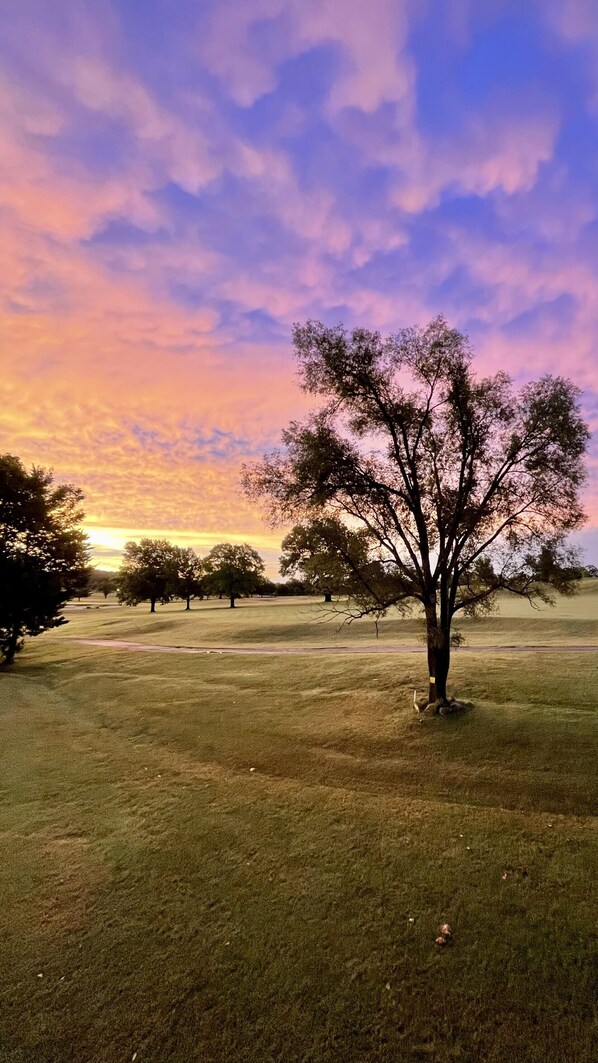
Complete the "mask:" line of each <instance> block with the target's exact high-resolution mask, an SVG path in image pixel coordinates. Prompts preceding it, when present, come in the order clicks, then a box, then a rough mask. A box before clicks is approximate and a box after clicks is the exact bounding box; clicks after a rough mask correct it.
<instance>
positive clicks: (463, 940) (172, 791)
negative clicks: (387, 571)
mask: <svg viewBox="0 0 598 1063" xmlns="http://www.w3.org/2000/svg"><path fill="white" fill-rule="evenodd" d="M109 601H110V599H109ZM597 603H598V596H596V593H595V592H594V591H593V588H592V587H591V586H590V587H589V589H587V588H584V593H583V597H581V598H578V599H577V600H575V601H573V602H565V603H561V604H560V605H559V609H558V611H557V612H556V613H554V614H548V613H546V614H545V613H544V612H542V613H541V614H533V613H531V615H529V614H526V615H523V613H521V612H520V613H519V614H518V615H514V616H510V617H509V615H508V614H507V613H506V612H505V610H506V608H507V607H506V605H505V606H503V610H502V613H501V615H499V616H497V617H496V618H493V619H491V620H488V621H487V622H486V623H487V624H488V625H492V624H494V625H495V627H494V633H493V634H492V635H491V632H490V628H489V629H488V632H487V633H486V634H487V641H488V642H497V643H499V642H501V641H504V642H514V641H518V640H519V639H520V637H521V635H520V631H519V628H518V626H517V625H518V623H519V622H523V623H524V624H525V631H526V632H527V634H528V644H529V643H544V642H546V641H549V637H548V635H547V634H545V633H542V634H539V631H542V632H545V631H546V628H545V626H544V625H546V624H548V623H553V624H554V625H555V626H554V628H553V630H552V638H551V639H550V641H553V642H554V643H555V652H554V653H550V652H548V653H544V654H542V655H534V654H533V653H529V654H528V653H522V654H518V655H513V654H509V653H508V652H493V653H491V654H489V655H488V658H486V657H485V656H484V655H477V656H475V657H473V656H465V655H461V656H459V655H456V658H455V662H454V666H453V684H452V685H453V686H454V689H455V691H456V692H457V693H459V694H462V695H464V696H466V697H469V698H470V699H471V700H472V701H473V702H474V703H475V706H476V707H475V709H474V711H472V712H470V713H468V714H465V715H463V716H461V717H454V718H450V717H447V718H444V719H430V720H423V721H422V720H421V719H420V718H418V717H417V716H416V715H415V713H414V712H413V709H412V706H411V698H412V689H413V687H414V686H416V685H418V684H419V685H420V687H421V677H422V658H421V656H418V655H416V654H412V655H411V654H405V655H401V656H396V657H393V656H392V654H383V655H378V656H374V655H368V654H363V655H360V656H355V657H351V656H349V655H348V656H342V657H341V656H336V657H335V656H332V655H325V654H324V655H322V656H318V657H309V656H292V657H291V656H287V657H285V656H282V655H281V656H272V657H267V656H260V655H258V656H253V657H232V656H219V655H207V656H188V657H185V656H165V655H162V654H157V653H156V654H152V653H144V654H141V653H135V652H125V651H120V652H119V651H116V650H114V649H110V648H108V649H104V648H96V647H89V646H84V645H81V644H77V643H74V642H71V641H68V640H67V635H68V636H81V637H86V636H89V637H97V636H100V637H105V638H108V637H113V638H122V639H134V638H136V639H137V640H138V641H144V642H149V641H155V642H156V643H159V642H162V643H168V642H171V643H175V644H176V643H180V644H186V645H193V644H194V642H195V644H197V645H200V644H204V642H206V643H210V644H216V643H217V642H218V641H221V642H222V643H226V644H233V643H234V642H237V641H238V643H239V644H240V645H241V644H243V643H245V644H247V645H250V644H252V643H259V642H261V643H262V644H270V643H272V644H277V643H278V644H283V643H285V642H288V643H289V644H291V643H292V642H293V641H294V640H296V639H298V638H302V639H305V644H309V643H310V642H311V640H312V639H313V640H314V643H317V642H318V640H320V639H322V638H330V639H331V644H334V639H338V642H339V643H342V644H347V640H348V639H362V638H371V636H372V632H371V630H370V632H369V634H366V635H361V634H360V628H359V627H358V626H357V625H355V626H354V627H353V628H352V629H350V631H349V633H348V632H347V631H346V630H345V631H344V632H341V633H340V635H336V634H334V635H330V636H328V635H324V634H322V630H323V629H322V628H321V626H319V625H318V626H317V628H316V629H315V630H316V632H317V633H316V634H313V633H312V632H313V627H312V621H311V619H310V616H311V614H310V612H309V610H312V611H313V603H312V604H310V603H299V604H297V603H284V604H281V603H279V602H276V603H269V604H268V603H266V602H264V603H253V602H242V603H240V606H239V609H238V610H237V611H235V612H233V611H230V610H227V609H226V605H225V603H217V602H209V603H203V604H201V605H199V606H197V608H195V609H194V610H192V612H191V614H190V615H185V614H184V612H183V611H182V610H181V607H180V605H178V606H177V605H173V606H168V607H164V609H162V610H161V611H160V612H159V613H158V614H157V615H156V616H153V617H150V616H149V614H146V613H145V612H142V611H141V608H138V609H135V610H128V609H121V610H118V609H105V610H102V609H91V610H82V611H81V612H80V613H78V612H77V613H72V614H71V615H72V616H73V620H72V623H71V624H69V625H68V627H66V628H65V629H63V630H60V631H55V632H51V633H49V634H48V635H46V636H42V637H40V638H38V639H35V640H31V641H29V642H28V644H27V647H26V650H25V651H24V653H23V654H22V655H21V656H20V658H19V659H18V661H17V664H16V666H15V668H14V669H13V670H12V671H11V672H6V673H4V674H2V675H0V715H1V717H2V724H3V735H4V738H3V748H2V765H1V766H0V787H1V797H2V824H1V829H2V840H3V860H2V864H1V866H0V876H1V897H2V906H1V909H0V922H1V924H2V935H3V949H2V957H3V962H2V965H1V966H2V975H1V976H0V980H1V990H0V1014H1V1019H0V1022H1V1034H0V1058H1V1059H2V1061H3V1063H62V1061H64V1063H67V1061H77V1063H90V1061H93V1063H121V1061H127V1060H131V1061H132V1060H133V1056H134V1054H135V1053H136V1057H135V1058H136V1061H137V1063H161V1061H165V1060H168V1061H173V1063H174V1061H177V1063H178V1061H181V1063H186V1061H199V1060H201V1061H208V1060H210V1061H222V1063H224V1061H227V1063H237V1061H238V1063H262V1061H274V1060H276V1061H280V1063H295V1061H296V1063H299V1061H302V1063H303V1061H305V1063H308V1061H310V1063H311V1061H313V1063H324V1061H331V1063H332V1061H334V1063H345V1061H347V1063H349V1061H351V1063H370V1061H384V1063H386V1061H388V1063H390V1061H393V1063H398V1061H412V1060H413V1061H417V1060H432V1061H437V1063H444V1061H447V1063H448V1061H459V1060H461V1061H472V1063H473V1061H476V1063H477V1061H481V1060H487V1061H491V1063H499V1061H501V1063H502V1061H505V1063H506V1061H509V1063H511V1061H517V1063H526V1061H529V1063H534V1061H550V1063H573V1061H575V1063H594V1061H595V1060H596V1058H597V1050H596V1044H597V1033H598V1031H597V1028H596V1013H595V1001H596V988H597V986H596V943H597V938H598V933H597V927H596V902H597V899H598V898H597V890H596V868H597V866H598V852H597V849H598V846H597V843H596V829H595V819H594V818H593V817H594V816H595V813H596V806H597V801H598V780H597V777H596V766H595V741H596V731H597V720H598V713H597V709H598V653H597V654H596V656H594V655H593V654H587V655H584V656H583V657H582V655H579V654H577V655H576V654H573V653H570V654H568V653H566V652H556V648H557V646H558V643H559V642H560V643H568V642H572V643H573V642H575V641H579V642H593V641H597V640H596V636H595V627H592V625H595V624H596V620H595V617H596V604H597ZM92 604H93V603H92ZM563 606H564V608H563ZM519 608H520V609H521V607H519ZM303 610H305V612H303ZM509 621H511V622H512V624H513V626H511V627H509ZM385 624H387V625H388V629H386V628H384V631H383V632H382V633H381V638H387V639H388V640H389V642H393V641H396V642H404V641H408V640H409V639H411V640H413V644H414V645H416V642H415V639H416V634H415V627H413V630H411V631H410V629H409V627H407V629H405V637H403V634H402V632H403V627H402V626H397V625H405V624H406V625H410V624H411V625H413V624H414V622H413V621H410V620H407V621H402V620H398V619H396V618H390V619H389V620H388V621H386V622H385ZM235 625H238V627H235ZM501 625H505V627H504V638H503V639H502V640H501V639H499V638H498V634H499V631H500V626H501ZM534 625H539V628H534ZM587 625H589V626H587ZM370 627H371V626H370ZM306 628H307V630H308V632H309V634H308V635H305V629H306ZM362 630H364V631H365V626H364V627H363V629H362ZM582 630H583V631H585V633H584V634H580V632H581V631H582ZM298 631H300V632H303V634H297V632H298ZM513 631H515V632H516V634H515V635H513ZM592 631H593V632H594V634H593V635H592ZM258 632H261V633H262V638H261V639H260V638H259V635H258V634H257V633H258ZM474 637H475V638H478V637H486V636H485V635H484V634H483V633H482V634H480V633H476V634H475V635H474V633H473V630H472V633H471V641H472V642H473V640H474ZM445 920H448V922H449V923H450V924H451V926H452V928H453V932H454V933H453V939H452V944H451V946H450V947H447V948H444V949H440V948H438V947H437V946H436V945H435V944H434V939H435V937H436V934H437V930H438V927H439V924H440V923H441V922H444V921H445ZM40 976H41V977H40Z"/></svg>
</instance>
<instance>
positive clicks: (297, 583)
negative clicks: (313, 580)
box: [276, 579, 311, 598]
mask: <svg viewBox="0 0 598 1063" xmlns="http://www.w3.org/2000/svg"><path fill="white" fill-rule="evenodd" d="M276 593H277V594H278V595H280V596H281V597H283V598H292V597H294V596H295V595H303V596H305V595H307V594H311V588H310V587H309V586H308V585H307V583H306V582H305V580H304V579H288V580H285V582H284V583H277V584H276Z"/></svg>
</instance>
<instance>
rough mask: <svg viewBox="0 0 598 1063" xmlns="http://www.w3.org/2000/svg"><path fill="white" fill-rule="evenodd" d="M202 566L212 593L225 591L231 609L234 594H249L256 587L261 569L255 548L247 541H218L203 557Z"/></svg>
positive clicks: (261, 563)
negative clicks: (237, 543) (235, 543)
mask: <svg viewBox="0 0 598 1063" xmlns="http://www.w3.org/2000/svg"><path fill="white" fill-rule="evenodd" d="M204 566H205V571H206V576H207V581H208V586H209V587H210V589H211V590H213V591H214V592H215V593H216V594H221V595H226V596H227V598H228V599H229V601H230V607H231V609H234V608H235V599H236V598H240V597H241V595H243V594H252V593H253V592H254V591H255V590H256V589H257V588H258V586H259V581H260V578H261V576H262V573H263V571H264V562H263V561H262V559H261V557H260V555H259V554H258V552H257V550H254V549H253V548H252V547H251V546H249V545H248V544H247V543H243V544H241V545H239V546H233V545H232V543H219V544H218V546H214V547H213V548H212V549H211V550H210V552H209V554H208V555H207V557H205V558H204Z"/></svg>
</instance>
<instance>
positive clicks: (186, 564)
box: [172, 546, 206, 609]
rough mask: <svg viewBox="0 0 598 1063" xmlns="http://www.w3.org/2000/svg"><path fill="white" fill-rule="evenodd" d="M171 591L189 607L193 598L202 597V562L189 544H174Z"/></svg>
mask: <svg viewBox="0 0 598 1063" xmlns="http://www.w3.org/2000/svg"><path fill="white" fill-rule="evenodd" d="M173 552H174V566H175V567H174V583H173V586H172V589H173V592H174V594H175V596H176V597H177V598H182V599H183V601H184V602H186V604H187V609H190V607H191V600H192V599H193V598H203V596H204V594H205V591H206V582H205V570H204V564H203V561H202V560H201V558H200V557H198V555H197V554H196V553H195V550H194V549H193V547H191V546H187V547H183V546H175V547H173Z"/></svg>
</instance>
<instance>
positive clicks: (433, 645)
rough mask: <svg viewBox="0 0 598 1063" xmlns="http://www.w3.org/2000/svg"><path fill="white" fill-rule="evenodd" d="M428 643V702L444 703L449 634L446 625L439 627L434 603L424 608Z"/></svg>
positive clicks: (449, 654) (448, 656) (449, 656)
mask: <svg viewBox="0 0 598 1063" xmlns="http://www.w3.org/2000/svg"><path fill="white" fill-rule="evenodd" d="M426 633H427V642H428V677H429V678H428V702H433V701H446V681H447V678H448V673H449V667H450V662H451V633H450V627H449V626H448V624H444V625H439V623H438V617H437V615H436V603H435V602H434V604H432V603H430V604H429V605H427V606H426Z"/></svg>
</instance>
